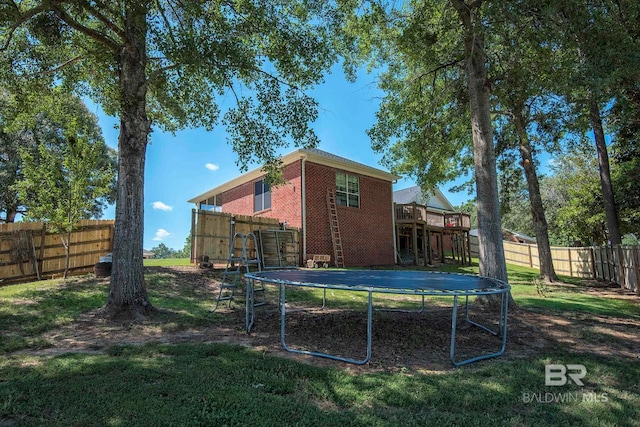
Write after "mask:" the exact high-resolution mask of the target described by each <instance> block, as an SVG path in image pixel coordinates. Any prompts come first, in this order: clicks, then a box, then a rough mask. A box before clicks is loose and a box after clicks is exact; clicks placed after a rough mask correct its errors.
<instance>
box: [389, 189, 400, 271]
mask: <svg viewBox="0 0 640 427" xmlns="http://www.w3.org/2000/svg"><path fill="white" fill-rule="evenodd" d="M397 182H398V180H397V179H396V180H395V181H393V182H392V183H391V224H392V226H393V259H394V260H395V264H398V262H399V259H398V245H397V242H396V240H397V237H396V208H395V206H396V204H395V203H394V201H393V184H396V183H397Z"/></svg>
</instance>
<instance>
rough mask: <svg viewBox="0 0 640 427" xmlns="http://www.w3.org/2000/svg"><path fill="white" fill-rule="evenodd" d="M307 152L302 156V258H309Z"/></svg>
mask: <svg viewBox="0 0 640 427" xmlns="http://www.w3.org/2000/svg"><path fill="white" fill-rule="evenodd" d="M306 161H307V154H305V155H304V157H303V158H302V184H301V185H302V191H301V193H302V260H303V262H304V261H305V260H306V258H307V176H306V169H305V163H306Z"/></svg>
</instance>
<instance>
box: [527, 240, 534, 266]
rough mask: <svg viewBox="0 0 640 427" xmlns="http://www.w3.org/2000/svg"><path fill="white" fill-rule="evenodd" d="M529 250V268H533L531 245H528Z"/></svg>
mask: <svg viewBox="0 0 640 427" xmlns="http://www.w3.org/2000/svg"><path fill="white" fill-rule="evenodd" d="M527 249H529V267H530V268H533V257H532V256H531V245H530V244H528V245H527Z"/></svg>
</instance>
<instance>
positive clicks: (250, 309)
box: [244, 279, 255, 333]
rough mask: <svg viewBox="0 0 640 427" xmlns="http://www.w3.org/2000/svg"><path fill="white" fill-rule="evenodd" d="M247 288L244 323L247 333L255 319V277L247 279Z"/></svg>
mask: <svg viewBox="0 0 640 427" xmlns="http://www.w3.org/2000/svg"><path fill="white" fill-rule="evenodd" d="M246 282H247V289H246V293H247V295H246V298H245V304H246V307H245V320H244V325H245V329H246V330H247V333H249V332H251V328H252V327H253V321H254V319H255V306H254V305H253V288H254V283H253V279H247V280H246Z"/></svg>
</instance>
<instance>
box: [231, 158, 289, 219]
mask: <svg viewBox="0 0 640 427" xmlns="http://www.w3.org/2000/svg"><path fill="white" fill-rule="evenodd" d="M283 174H284V178H285V179H286V180H287V183H286V184H284V185H281V186H279V187H272V188H271V208H270V209H265V210H263V211H259V212H254V211H253V192H254V183H255V182H256V181H260V180H261V179H263V178H259V179H256V180H254V181H251V182H248V183H246V184H243V185H241V186H238V187H236V188H233V189H231V190H229V191H226V192H224V193H223V194H222V196H221V198H222V211H223V212H229V213H233V214H237V215H252V216H262V217H267V218H277V219H278V220H279V221H280V222H286V223H287V225H288V226H289V227H297V228H302V178H301V176H302V172H301V162H300V161H297V162H295V163H292V164H290V165H287V166H286V167H285V170H284V171H283Z"/></svg>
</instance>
